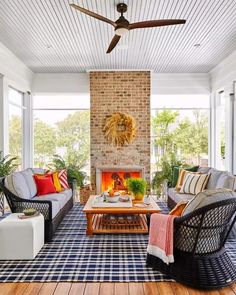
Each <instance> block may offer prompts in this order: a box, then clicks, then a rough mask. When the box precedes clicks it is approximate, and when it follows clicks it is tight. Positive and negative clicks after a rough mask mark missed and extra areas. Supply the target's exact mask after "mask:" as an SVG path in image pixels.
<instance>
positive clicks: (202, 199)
mask: <svg viewBox="0 0 236 295" xmlns="http://www.w3.org/2000/svg"><path fill="white" fill-rule="evenodd" d="M232 198H236V193H235V192H233V191H231V190H229V189H224V188H222V189H215V190H206V191H204V192H200V193H198V194H197V195H196V196H195V197H194V198H193V199H192V200H191V201H190V202H189V203H188V204H187V206H186V207H185V209H184V211H183V212H182V215H183V216H184V215H186V214H189V213H191V212H193V211H195V210H197V209H199V208H202V207H204V206H207V205H210V204H213V203H216V202H220V201H223V200H226V199H232Z"/></svg>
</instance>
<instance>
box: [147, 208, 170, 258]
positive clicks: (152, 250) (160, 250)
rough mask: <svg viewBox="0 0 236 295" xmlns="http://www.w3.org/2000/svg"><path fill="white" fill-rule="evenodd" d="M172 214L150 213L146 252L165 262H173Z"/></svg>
mask: <svg viewBox="0 0 236 295" xmlns="http://www.w3.org/2000/svg"><path fill="white" fill-rule="evenodd" d="M174 218H175V216H174V215H164V214H159V213H154V214H152V215H151V222H150V231H149V243H148V247H147V252H148V253H149V254H151V255H154V256H156V257H158V258H160V259H161V260H163V261H164V262H165V263H166V264H169V263H172V262H174V255H173V244H174Z"/></svg>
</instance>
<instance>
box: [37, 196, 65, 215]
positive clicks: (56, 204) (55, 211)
mask: <svg viewBox="0 0 236 295" xmlns="http://www.w3.org/2000/svg"><path fill="white" fill-rule="evenodd" d="M33 200H38V201H42V202H43V201H51V203H52V218H54V217H55V216H56V215H57V214H58V212H59V211H60V209H61V205H60V203H59V202H58V201H57V200H53V199H52V198H51V199H50V198H46V197H44V196H43V197H34V198H33Z"/></svg>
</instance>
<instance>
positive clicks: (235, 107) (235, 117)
mask: <svg viewBox="0 0 236 295" xmlns="http://www.w3.org/2000/svg"><path fill="white" fill-rule="evenodd" d="M233 84H234V97H233V98H234V100H233V133H232V142H233V154H232V157H233V159H232V162H233V174H234V175H236V136H235V132H236V81H234V83H233Z"/></svg>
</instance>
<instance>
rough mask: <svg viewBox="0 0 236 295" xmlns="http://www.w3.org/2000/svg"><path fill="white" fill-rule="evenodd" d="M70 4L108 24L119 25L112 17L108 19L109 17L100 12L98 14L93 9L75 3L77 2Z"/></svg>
mask: <svg viewBox="0 0 236 295" xmlns="http://www.w3.org/2000/svg"><path fill="white" fill-rule="evenodd" d="M70 6H71V7H73V8H75V9H77V10H79V11H80V12H83V13H85V14H87V15H89V16H92V17H94V18H96V19H99V20H101V21H103V22H105V23H108V24H110V25H112V26H113V27H116V26H117V25H116V23H115V22H113V21H112V20H110V19H108V18H106V17H104V16H102V15H100V14H97V13H95V12H93V11H90V10H88V9H85V8H83V7H80V6H78V5H75V4H70Z"/></svg>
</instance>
